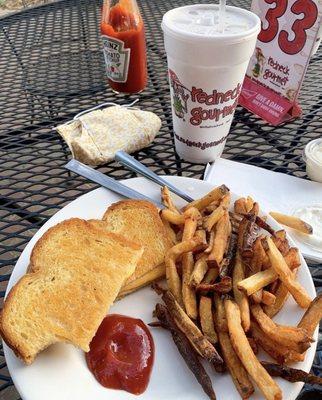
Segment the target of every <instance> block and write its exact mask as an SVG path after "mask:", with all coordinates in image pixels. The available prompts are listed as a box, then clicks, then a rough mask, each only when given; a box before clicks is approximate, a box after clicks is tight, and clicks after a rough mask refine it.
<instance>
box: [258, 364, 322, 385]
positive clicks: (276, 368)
mask: <svg viewBox="0 0 322 400" xmlns="http://www.w3.org/2000/svg"><path fill="white" fill-rule="evenodd" d="M261 364H262V366H263V367H264V368H265V369H266V371H267V372H268V373H269V374H270V375H271V376H280V377H281V378H283V379H285V380H287V381H289V382H304V383H309V384H310V385H322V378H321V377H319V376H315V375H313V374H309V373H308V372H305V371H302V370H300V369H296V368H290V367H287V366H286V365H278V364H274V363H270V362H267V361H262V362H261Z"/></svg>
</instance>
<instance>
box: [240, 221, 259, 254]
mask: <svg viewBox="0 0 322 400" xmlns="http://www.w3.org/2000/svg"><path fill="white" fill-rule="evenodd" d="M255 220H256V216H255V215H250V216H249V218H247V219H246V218H243V220H242V221H241V223H240V225H239V230H238V248H239V251H240V255H241V256H242V258H250V257H252V256H253V254H254V253H253V244H254V242H255V240H256V236H257V233H258V226H257V224H256V223H255Z"/></svg>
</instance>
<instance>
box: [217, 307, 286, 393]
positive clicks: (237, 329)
mask: <svg viewBox="0 0 322 400" xmlns="http://www.w3.org/2000/svg"><path fill="white" fill-rule="evenodd" d="M224 305H225V311H226V318H227V324H228V330H229V337H230V340H231V343H232V345H233V348H234V350H235V352H236V353H237V355H238V357H239V359H240V361H241V362H242V364H243V366H244V367H245V369H246V371H247V372H248V373H249V375H250V376H251V377H252V379H253V380H254V382H255V383H256V384H257V386H258V387H259V389H260V390H261V392H262V393H263V395H264V397H265V399H267V400H281V399H282V391H281V389H280V388H279V387H278V385H277V384H276V383H275V381H274V380H273V379H272V378H271V377H270V375H269V374H268V373H267V372H266V370H265V369H264V368H263V366H262V365H261V364H260V362H259V361H258V359H257V357H256V356H255V354H254V352H253V350H252V348H251V347H250V345H249V343H248V340H247V337H246V335H245V332H244V330H243V328H242V325H241V319H240V311H239V308H238V305H237V304H236V303H234V302H233V301H232V300H225V302H224Z"/></svg>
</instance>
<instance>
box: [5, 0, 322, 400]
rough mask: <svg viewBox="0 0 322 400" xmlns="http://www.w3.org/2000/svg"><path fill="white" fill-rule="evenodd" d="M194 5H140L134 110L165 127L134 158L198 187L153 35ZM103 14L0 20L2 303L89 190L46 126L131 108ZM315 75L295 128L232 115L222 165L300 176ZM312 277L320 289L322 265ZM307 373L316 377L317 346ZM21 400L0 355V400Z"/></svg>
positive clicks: (312, 123) (41, 11) (319, 132)
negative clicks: (144, 66)
mask: <svg viewBox="0 0 322 400" xmlns="http://www.w3.org/2000/svg"><path fill="white" fill-rule="evenodd" d="M197 2H198V1H187V0H179V1H174V0H159V1H153V0H149V1H148V0H145V1H144V0H141V1H139V4H140V7H141V11H142V14H143V18H144V21H145V25H146V30H147V46H148V71H149V84H148V87H147V89H146V90H145V91H144V92H143V93H142V94H141V95H140V106H141V107H142V108H143V109H147V110H151V111H154V112H155V113H157V114H158V115H159V116H160V117H161V119H162V123H163V124H162V129H161V132H160V134H159V135H158V137H157V138H156V140H155V142H154V143H153V145H151V146H150V147H149V148H147V149H144V150H142V151H140V152H138V153H137V154H136V157H137V158H138V159H139V160H140V161H142V162H143V163H144V164H145V165H147V166H149V167H151V168H153V169H154V170H155V171H156V172H157V173H160V174H171V175H184V176H191V177H195V178H202V175H203V172H204V165H199V164H190V163H187V162H184V161H181V160H180V159H179V158H178V156H177V155H176V154H175V152H174V148H173V139H172V125H171V110H170V96H169V91H168V83H167V72H166V57H165V54H164V48H163V39H162V33H161V29H160V21H161V17H162V15H163V14H164V13H165V12H166V11H167V10H169V9H171V8H174V7H176V6H180V5H184V4H188V3H197ZM203 2H204V3H207V2H209V1H203ZM249 3H250V2H249V1H247V0H233V1H231V2H230V4H233V5H238V6H241V7H244V8H249ZM100 5H101V4H100V1H90V0H88V1H86V0H65V1H58V2H55V3H52V4H48V5H45V6H42V7H38V8H34V9H30V10H26V11H24V12H22V13H19V14H15V15H11V16H8V17H6V18H4V19H1V20H0V27H1V34H0V76H1V80H0V115H1V123H0V170H1V182H0V185H1V186H0V297H1V301H2V299H3V296H4V293H5V288H6V285H7V282H8V279H9V277H10V273H11V271H12V268H13V267H14V265H15V263H16V261H17V258H18V256H19V255H20V253H21V251H22V250H23V248H24V247H25V245H26V244H27V242H28V241H29V239H30V238H31V237H32V235H33V234H34V233H35V232H36V230H37V229H38V228H39V227H40V226H41V225H42V224H43V223H44V222H45V221H46V220H47V219H48V218H49V217H50V216H52V215H53V214H54V213H55V212H56V211H57V210H58V209H60V208H62V207H63V206H64V205H66V204H67V203H69V202H70V201H72V200H74V199H75V198H76V197H78V196H79V195H80V194H83V193H85V192H87V191H89V190H91V189H93V188H94V187H95V186H94V185H92V184H89V183H87V182H86V181H85V180H84V179H82V178H80V177H78V176H74V175H70V174H69V173H68V172H67V171H66V170H65V169H64V164H65V163H66V160H67V159H68V158H69V157H70V154H69V151H68V149H67V147H66V145H65V144H64V143H63V142H62V141H61V140H60V138H59V136H58V135H57V133H56V132H55V131H54V130H53V127H54V126H56V125H57V124H59V123H61V122H63V121H66V120H68V119H71V118H72V117H73V116H74V115H75V114H76V113H78V112H79V111H81V110H84V109H87V108H89V107H92V106H94V105H96V104H99V103H102V102H105V101H116V102H119V103H120V104H122V103H127V102H129V101H132V100H133V99H134V97H131V96H130V97H126V96H123V95H117V96H116V95H114V94H113V93H112V92H111V91H110V90H109V88H108V87H107V85H106V83H105V77H104V67H103V58H102V53H101V50H100V41H99V29H98V27H99V19H100ZM321 70H322V52H321V51H320V52H319V53H318V54H317V55H316V56H314V58H313V59H312V60H311V63H310V67H309V71H308V74H307V76H306V79H305V83H304V87H303V89H302V92H301V97H300V101H301V105H302V106H303V117H302V118H300V119H297V120H295V121H292V122H289V123H287V124H284V125H281V126H279V127H278V128H274V127H271V126H268V125H267V124H265V123H264V122H262V121H260V120H259V119H258V118H257V117H255V116H253V115H251V114H250V113H249V112H248V111H246V110H245V109H243V108H241V107H239V108H238V109H237V111H236V114H235V118H234V122H233V126H232V128H231V133H230V135H229V138H228V142H227V145H226V148H225V152H224V155H223V156H224V157H226V158H230V159H234V160H237V161H241V162H247V163H249V164H253V165H258V166H261V167H264V168H268V169H271V170H274V171H280V172H284V173H287V174H292V175H296V176H299V177H305V168H304V164H303V161H302V149H303V146H304V145H305V144H306V143H307V142H308V141H310V140H312V139H315V138H318V137H321V136H322V124H321V121H322V119H321V117H322V82H321V80H320V73H321ZM100 170H101V171H103V172H104V173H106V174H108V175H111V176H113V177H115V178H129V177H132V174H131V173H130V172H128V171H126V170H124V169H122V168H121V167H120V166H119V165H117V164H116V163H110V164H108V165H105V166H104V167H101V168H100ZM310 268H311V272H312V276H313V278H314V281H315V285H316V287H317V289H318V290H319V289H320V288H321V284H322V265H314V266H313V265H312V266H310ZM313 371H314V373H315V374H321V373H322V347H321V342H320V344H319V345H318V353H317V355H316V358H315V363H314V366H313ZM305 390H306V396H307V395H308V396H309V397H307V398H310V399H314V398H322V397H320V396H322V392H317V391H315V392H314V393H315V396H317V397H314V395H313V392H310V394H309V393H308V392H307V391H308V390H312V387H308V386H306V387H305ZM303 393H304V392H302V395H303ZM304 394H305V393H304ZM18 398H19V395H18V393H17V392H16V390H15V388H14V386H13V383H12V381H11V379H10V376H9V374H8V371H7V369H6V364H5V360H4V357H3V352H2V350H0V399H3V400H4V399H6V400H9V399H10V400H16V399H18Z"/></svg>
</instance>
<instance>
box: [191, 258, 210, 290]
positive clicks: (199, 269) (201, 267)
mask: <svg viewBox="0 0 322 400" xmlns="http://www.w3.org/2000/svg"><path fill="white" fill-rule="evenodd" d="M207 258H208V256H207V255H206V254H203V255H202V256H201V257H200V258H199V259H198V260H197V261H196V263H195V266H194V269H193V271H192V273H191V276H190V280H189V285H190V286H192V287H195V286H197V285H199V283H200V282H201V281H202V280H203V278H204V276H205V275H206V273H207V271H208V264H207Z"/></svg>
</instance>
